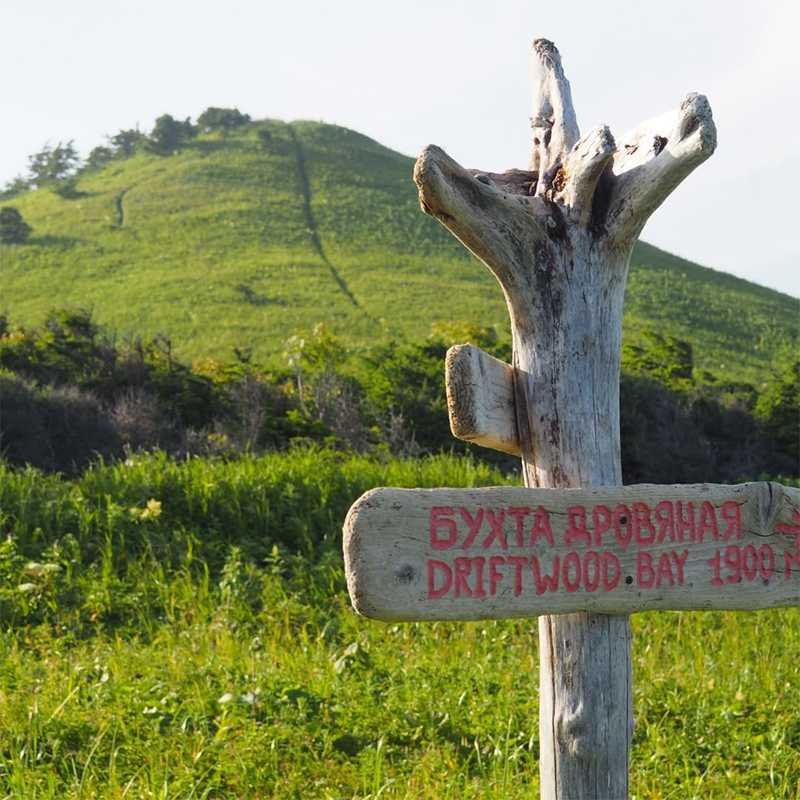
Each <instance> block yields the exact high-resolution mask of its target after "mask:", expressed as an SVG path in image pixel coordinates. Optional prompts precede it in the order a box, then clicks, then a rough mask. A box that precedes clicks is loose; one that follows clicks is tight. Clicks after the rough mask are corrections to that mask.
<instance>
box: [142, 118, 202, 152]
mask: <svg viewBox="0 0 800 800" xmlns="http://www.w3.org/2000/svg"><path fill="white" fill-rule="evenodd" d="M196 134H197V129H196V128H195V127H194V125H192V121H191V120H190V119H189V118H188V117H187V118H186V119H185V120H183V121H181V120H177V119H173V117H171V116H170V115H169V114H164V115H162V116H160V117H159V118H158V119H157V120H156V124H155V127H154V128H153V131H152V133H151V134H150V138H149V139H148V140H147V149H148V150H151V151H152V152H154V153H158V154H160V155H170V154H171V153H173V152H174V151H175V150H177V149H178V148H179V147H180V146H181V145H182V144H183V143H184V142H185V141H186V140H187V139H191V138H192V137H193V136H195V135H196Z"/></svg>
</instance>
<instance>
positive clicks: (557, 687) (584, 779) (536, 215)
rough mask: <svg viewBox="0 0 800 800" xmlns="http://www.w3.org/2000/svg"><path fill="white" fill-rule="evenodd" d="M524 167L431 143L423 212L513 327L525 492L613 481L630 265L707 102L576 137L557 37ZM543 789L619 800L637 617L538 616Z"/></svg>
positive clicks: (685, 158) (708, 129)
mask: <svg viewBox="0 0 800 800" xmlns="http://www.w3.org/2000/svg"><path fill="white" fill-rule="evenodd" d="M531 78H532V109H531V127H532V134H533V143H532V150H531V159H530V164H529V166H528V169H527V170H513V171H510V172H507V173H503V174H491V173H484V172H479V171H476V170H466V169H464V168H463V167H461V166H460V165H459V164H457V163H456V162H455V161H454V160H453V159H452V158H450V157H449V156H448V155H447V154H446V153H445V152H444V151H443V150H441V149H440V148H438V147H435V146H433V145H431V146H429V147H427V148H426V149H425V150H424V152H423V153H422V155H421V156H420V158H419V160H418V162H417V165H416V169H415V172H414V179H415V181H416V183H417V186H418V187H419V193H420V202H421V205H422V209H423V210H424V211H425V212H426V213H428V214H431V215H432V216H434V217H436V218H437V219H438V220H439V221H440V222H441V223H442V224H443V225H445V226H446V227H447V228H448V230H450V231H451V233H453V234H454V235H455V236H456V237H457V238H458V239H459V240H460V241H461V242H462V243H463V244H464V245H465V246H466V247H467V248H469V249H470V250H471V251H472V252H473V253H474V254H475V255H476V256H477V257H478V258H479V259H480V260H481V261H483V263H484V264H486V266H488V267H489V269H490V270H491V271H492V272H493V273H494V275H495V277H496V278H497V280H498V281H499V282H500V285H501V287H502V289H503V292H504V294H505V297H506V302H507V304H508V310H509V314H510V317H511V329H512V334H513V346H514V359H513V365H512V368H513V394H514V402H515V406H516V424H517V434H518V447H519V450H520V452H521V456H522V465H523V473H524V477H525V485H526V486H529V487H542V488H556V489H561V488H569V487H593V486H618V485H620V484H621V483H622V475H621V468H620V439H619V436H620V434H619V364H620V347H621V337H622V302H623V296H624V293H625V281H626V276H627V271H628V262H629V259H630V254H631V250H632V248H633V244H634V242H635V240H636V238H637V237H638V236H639V233H640V232H641V230H642V228H643V227H644V224H645V222H646V221H647V219H648V217H649V216H650V214H652V213H653V211H655V209H656V208H658V206H659V205H660V204H661V203H662V202H663V201H664V199H665V198H666V197H667V196H668V195H669V194H670V192H671V191H672V190H673V189H674V188H675V187H676V186H677V185H678V184H679V183H680V182H681V181H682V180H683V179H684V178H685V177H686V176H687V175H688V174H689V173H690V172H691V171H692V170H693V169H694V168H695V167H697V166H698V165H699V164H701V163H702V162H703V161H705V159H706V158H708V157H709V156H710V155H711V154H712V153H713V152H714V148H715V145H716V131H715V127H714V123H713V120H712V117H711V109H710V107H709V105H708V102H707V100H706V98H705V97H703V96H702V95H697V94H690V95H688V96H687V97H686V99H685V100H684V101H683V103H682V104H681V106H680V108H678V110H677V111H674V112H672V113H669V114H665V115H664V116H661V117H658V118H657V119H654V120H652V121H650V122H646V123H644V124H642V125H640V126H639V127H638V128H636V129H635V130H633V131H631V132H630V133H628V134H626V135H625V136H623V137H622V138H621V139H620V140H619V141H616V140H615V139H614V137H613V136H612V134H611V131H610V130H609V129H608V127H606V126H604V125H601V126H599V127H596V128H594V129H592V130H591V131H589V133H587V134H586V135H585V136H583V137H582V138H581V137H580V135H579V131H578V123H577V120H576V117H575V111H574V109H573V106H572V97H571V95H570V87H569V82H568V81H567V79H566V77H565V75H564V71H563V69H562V66H561V59H560V56H559V53H558V50H557V49H556V47H555V46H554V44H553V43H552V42H549V41H547V40H546V39H537V40H536V41H535V42H534V44H533V50H532V54H531ZM539 642H540V663H541V670H540V706H541V709H540V722H539V733H540V740H541V749H540V765H541V785H542V796H543V797H545V798H559V800H575V798H620V797H627V796H628V759H629V750H630V742H631V736H632V731H633V715H632V699H631V633H630V618H629V617H628V616H625V615H615V616H612V615H601V614H592V613H577V614H569V615H564V616H544V617H540V619H539Z"/></svg>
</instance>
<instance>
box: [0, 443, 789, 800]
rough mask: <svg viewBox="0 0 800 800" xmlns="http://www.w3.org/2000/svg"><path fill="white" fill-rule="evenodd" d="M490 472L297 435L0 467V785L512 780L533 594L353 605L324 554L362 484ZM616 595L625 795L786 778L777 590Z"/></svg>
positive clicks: (521, 769) (522, 760) (441, 789)
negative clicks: (476, 618)
mask: <svg viewBox="0 0 800 800" xmlns="http://www.w3.org/2000/svg"><path fill="white" fill-rule="evenodd" d="M501 482H504V479H503V478H502V476H500V475H499V474H497V473H495V472H493V471H491V470H490V469H488V468H487V467H485V466H482V465H477V464H474V463H472V462H469V461H465V460H458V459H453V458H449V457H444V456H441V457H435V458H428V459H424V460H419V461H394V460H392V461H387V462H383V463H381V462H378V461H376V460H374V459H368V458H364V457H355V458H342V457H341V456H337V455H336V454H333V453H330V452H325V451H318V450H311V451H295V452H292V453H288V454H285V455H269V456H264V457H261V458H258V459H242V460H238V461H229V462H223V461H210V460H200V459H194V460H191V461H189V462H186V463H182V464H176V463H174V462H171V461H168V460H166V459H164V458H163V457H161V456H148V457H137V458H136V459H133V460H130V461H129V462H128V463H127V464H116V465H113V466H102V465H101V466H98V467H95V468H93V469H92V470H90V471H88V472H87V473H85V474H84V475H83V476H82V477H80V478H77V479H75V480H74V481H67V480H64V479H62V478H59V477H56V476H43V475H41V474H38V473H36V472H34V471H31V470H28V471H10V470H7V469H4V468H3V469H2V472H1V473H0V508H2V526H3V529H2V534H0V537H2V538H1V539H0V541H4V542H5V543H4V545H0V631H1V632H0V798H14V799H15V800H22V799H23V798H24V799H25V800H29V799H30V800H37V799H38V798H170V799H171V798H175V799H176V800H177V798H281V800H283V799H284V798H303V799H304V800H305V798H333V797H341V798H373V800H374V798H378V797H381V798H420V799H422V798H432V797H433V798H448V797H449V798H459V799H461V798H523V797H526V798H527V797H531V796H536V793H537V791H538V783H537V782H538V763H537V762H538V729H537V717H538V692H537V685H538V663H537V656H536V647H535V638H536V622H535V620H514V621H502V622H491V623H488V624H487V623H467V624H463V623H461V624H443V623H423V624H388V625H387V624H382V623H377V622H372V621H368V620H365V619H362V618H359V617H356V616H355V615H354V613H353V612H352V611H351V610H350V607H349V602H348V599H347V595H346V589H345V585H344V579H343V570H342V564H341V556H340V539H339V536H340V534H339V531H340V526H341V521H342V517H343V513H344V512H343V510H344V509H346V508H347V507H348V506H349V504H350V502H352V500H354V499H355V498H356V497H357V496H358V495H359V494H360V493H361V492H362V491H363V490H364V489H366V488H370V487H372V486H375V485H380V484H388V485H396V486H414V485H416V486H439V485H450V486H477V485H490V484H498V483H501ZM153 501H156V502H153ZM158 503H160V507H159V505H158ZM148 508H149V511H148V512H147V513H145V511H146V509H148ZM132 509H133V510H132ZM7 537H10V538H7ZM31 562H34V563H31ZM48 564H56V565H57V566H58V567H59V569H58V570H56V569H53V568H52V567H48V566H47V565H48ZM20 586H25V587H26V588H25V589H24V590H20V588H19V587H20ZM633 620H634V687H635V716H636V733H635V739H634V748H633V753H632V764H633V767H632V796H633V797H635V798H681V799H683V798H691V797H698V798H701V797H702V798H713V797H735V798H762V797H763V798H768V797H769V798H773V797H777V798H792V799H793V800H797V798H799V797H800V789H799V788H798V787H799V786H800V720H799V719H798V716H797V708H798V707H800V611H799V610H798V609H784V610H771V611H762V612H755V613H718V612H708V613H648V614H639V615H635V616H634V618H633Z"/></svg>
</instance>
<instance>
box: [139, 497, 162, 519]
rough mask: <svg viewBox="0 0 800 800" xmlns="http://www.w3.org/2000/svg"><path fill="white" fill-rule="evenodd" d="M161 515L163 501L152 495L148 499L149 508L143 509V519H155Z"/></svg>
mask: <svg viewBox="0 0 800 800" xmlns="http://www.w3.org/2000/svg"><path fill="white" fill-rule="evenodd" d="M160 516H161V501H160V500H154V499H153V498H152V497H151V498H150V499H149V500H148V501H147V508H145V510H144V511H142V519H155V518H156V517H160Z"/></svg>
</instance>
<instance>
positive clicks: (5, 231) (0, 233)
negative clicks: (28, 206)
mask: <svg viewBox="0 0 800 800" xmlns="http://www.w3.org/2000/svg"><path fill="white" fill-rule="evenodd" d="M32 230H33V228H31V226H30V225H28V223H27V222H25V220H24V219H23V218H22V214H20V213H19V211H18V210H17V209H16V208H14V207H13V206H6V207H5V208H2V209H0V242H2V243H3V244H25V242H27V241H28V236H30V234H31V231H32Z"/></svg>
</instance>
